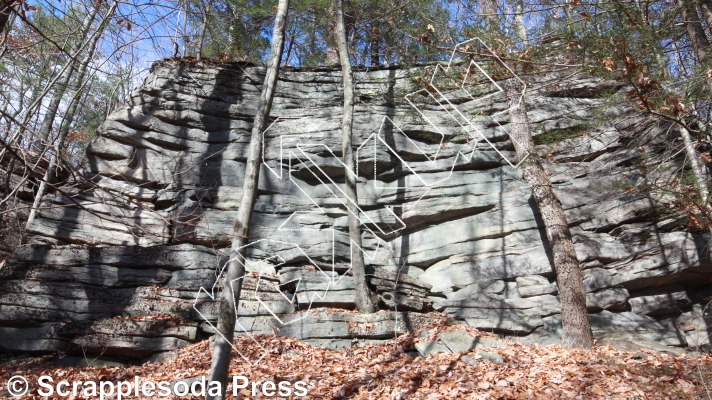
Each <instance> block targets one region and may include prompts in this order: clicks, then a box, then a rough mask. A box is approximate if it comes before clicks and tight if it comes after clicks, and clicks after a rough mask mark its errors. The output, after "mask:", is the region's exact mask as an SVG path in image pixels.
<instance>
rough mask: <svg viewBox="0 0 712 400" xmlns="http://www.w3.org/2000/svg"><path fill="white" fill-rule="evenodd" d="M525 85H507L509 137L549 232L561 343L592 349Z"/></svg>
mask: <svg viewBox="0 0 712 400" xmlns="http://www.w3.org/2000/svg"><path fill="white" fill-rule="evenodd" d="M481 4H482V8H483V12H484V13H485V14H490V17H488V20H489V23H488V25H490V27H489V28H490V30H492V31H500V32H501V30H500V27H499V20H498V18H497V17H496V16H495V13H496V4H495V3H494V0H482V2H481ZM523 86H524V85H523V83H522V82H521V81H520V80H519V79H517V78H516V77H512V78H509V79H507V81H506V82H505V87H504V91H505V95H506V96H507V100H508V103H509V117H510V121H511V130H510V133H509V136H510V138H511V139H512V143H513V144H514V149H515V151H516V153H517V156H518V157H519V159H520V160H521V159H524V157H527V158H526V159H525V160H524V162H523V163H522V172H523V175H524V179H525V180H526V181H527V184H528V185H529V189H530V190H531V192H532V197H534V200H535V201H536V203H537V206H538V207H539V213H540V214H541V218H542V220H543V221H544V227H545V229H546V237H547V239H548V241H549V246H550V247H551V254H552V258H553V264H554V270H555V272H556V281H557V284H558V286H559V297H560V299H561V325H562V335H561V344H562V346H563V347H565V348H573V347H580V348H584V349H588V348H591V347H592V346H593V335H592V333H591V322H590V319H589V316H588V310H587V309H586V291H585V289H584V287H583V276H582V274H581V269H580V268H579V262H578V257H577V256H576V250H575V249H574V243H573V239H572V238H571V232H570V231H569V224H568V221H567V219H566V214H565V213H564V209H563V207H562V206H561V202H560V201H559V198H558V197H557V195H556V192H554V187H553V185H552V184H551V181H550V180H549V176H548V174H547V173H546V170H544V167H543V166H542V164H541V161H540V160H539V158H538V156H537V155H536V149H535V148H534V140H533V139H532V135H531V128H530V126H529V117H528V116H527V108H526V103H525V102H524V98H523V97H522V94H523ZM527 154H528V156H527Z"/></svg>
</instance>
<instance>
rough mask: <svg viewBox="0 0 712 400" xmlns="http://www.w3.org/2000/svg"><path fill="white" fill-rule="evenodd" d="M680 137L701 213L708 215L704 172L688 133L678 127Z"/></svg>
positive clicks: (709, 228)
mask: <svg viewBox="0 0 712 400" xmlns="http://www.w3.org/2000/svg"><path fill="white" fill-rule="evenodd" d="M680 137H682V142H683V144H684V145H685V154H686V155H687V158H688V159H689V160H690V166H691V167H692V175H694V177H695V188H696V189H697V193H699V194H700V200H701V203H702V211H703V212H704V213H705V216H707V215H709V208H710V207H709V204H708V200H709V190H707V177H706V176H705V170H704V168H703V167H702V165H701V164H700V159H699V156H698V154H697V150H695V144H694V143H693V142H692V138H691V137H690V132H689V131H688V130H687V129H686V128H685V127H684V126H680ZM708 230H709V232H710V234H712V226H709V227H708Z"/></svg>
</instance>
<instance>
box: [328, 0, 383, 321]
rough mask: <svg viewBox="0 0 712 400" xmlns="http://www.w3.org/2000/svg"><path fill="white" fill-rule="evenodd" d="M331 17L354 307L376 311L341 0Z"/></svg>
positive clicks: (360, 309)
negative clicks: (361, 214) (366, 256)
mask: <svg viewBox="0 0 712 400" xmlns="http://www.w3.org/2000/svg"><path fill="white" fill-rule="evenodd" d="M333 7H334V18H335V20H336V30H335V33H336V44H337V47H338V49H339V58H340V59H341V71H342V74H343V79H344V115H343V118H342V120H341V150H342V154H343V157H344V164H345V165H346V168H345V171H344V172H345V174H344V175H345V178H344V191H345V192H346V197H347V198H346V208H347V209H348V214H349V215H348V220H349V239H350V241H351V270H352V272H353V276H354V286H355V288H356V301H355V303H356V309H358V311H359V312H362V313H372V312H375V311H376V307H375V306H374V302H373V297H372V294H371V291H370V290H369V288H368V283H367V282H366V265H365V263H364V260H363V253H362V252H361V248H362V246H361V225H360V223H359V218H358V193H357V190H356V179H357V176H356V174H355V171H356V163H355V159H354V148H353V145H352V143H351V136H352V133H353V132H352V128H353V116H354V81H353V74H352V72H351V60H350V59H349V49H348V46H347V45H346V29H345V28H344V12H343V9H342V3H341V0H334V5H333Z"/></svg>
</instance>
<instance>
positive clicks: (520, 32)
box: [514, 0, 529, 48]
mask: <svg viewBox="0 0 712 400" xmlns="http://www.w3.org/2000/svg"><path fill="white" fill-rule="evenodd" d="M514 23H515V24H516V25H517V36H519V40H521V41H522V47H524V48H526V47H528V46H529V38H528V37H527V27H526V25H524V0H517V8H516V11H515V12H514Z"/></svg>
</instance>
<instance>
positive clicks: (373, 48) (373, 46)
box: [369, 28, 381, 67]
mask: <svg viewBox="0 0 712 400" xmlns="http://www.w3.org/2000/svg"><path fill="white" fill-rule="evenodd" d="M374 29H375V28H373V29H371V32H373V30H374ZM370 42H371V43H370V46H369V47H370V49H369V50H370V52H371V66H372V67H377V66H379V65H381V55H380V54H379V52H378V45H379V44H380V43H381V41H380V40H379V37H378V36H376V34H375V32H374V35H373V38H372V39H371V40H370Z"/></svg>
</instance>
